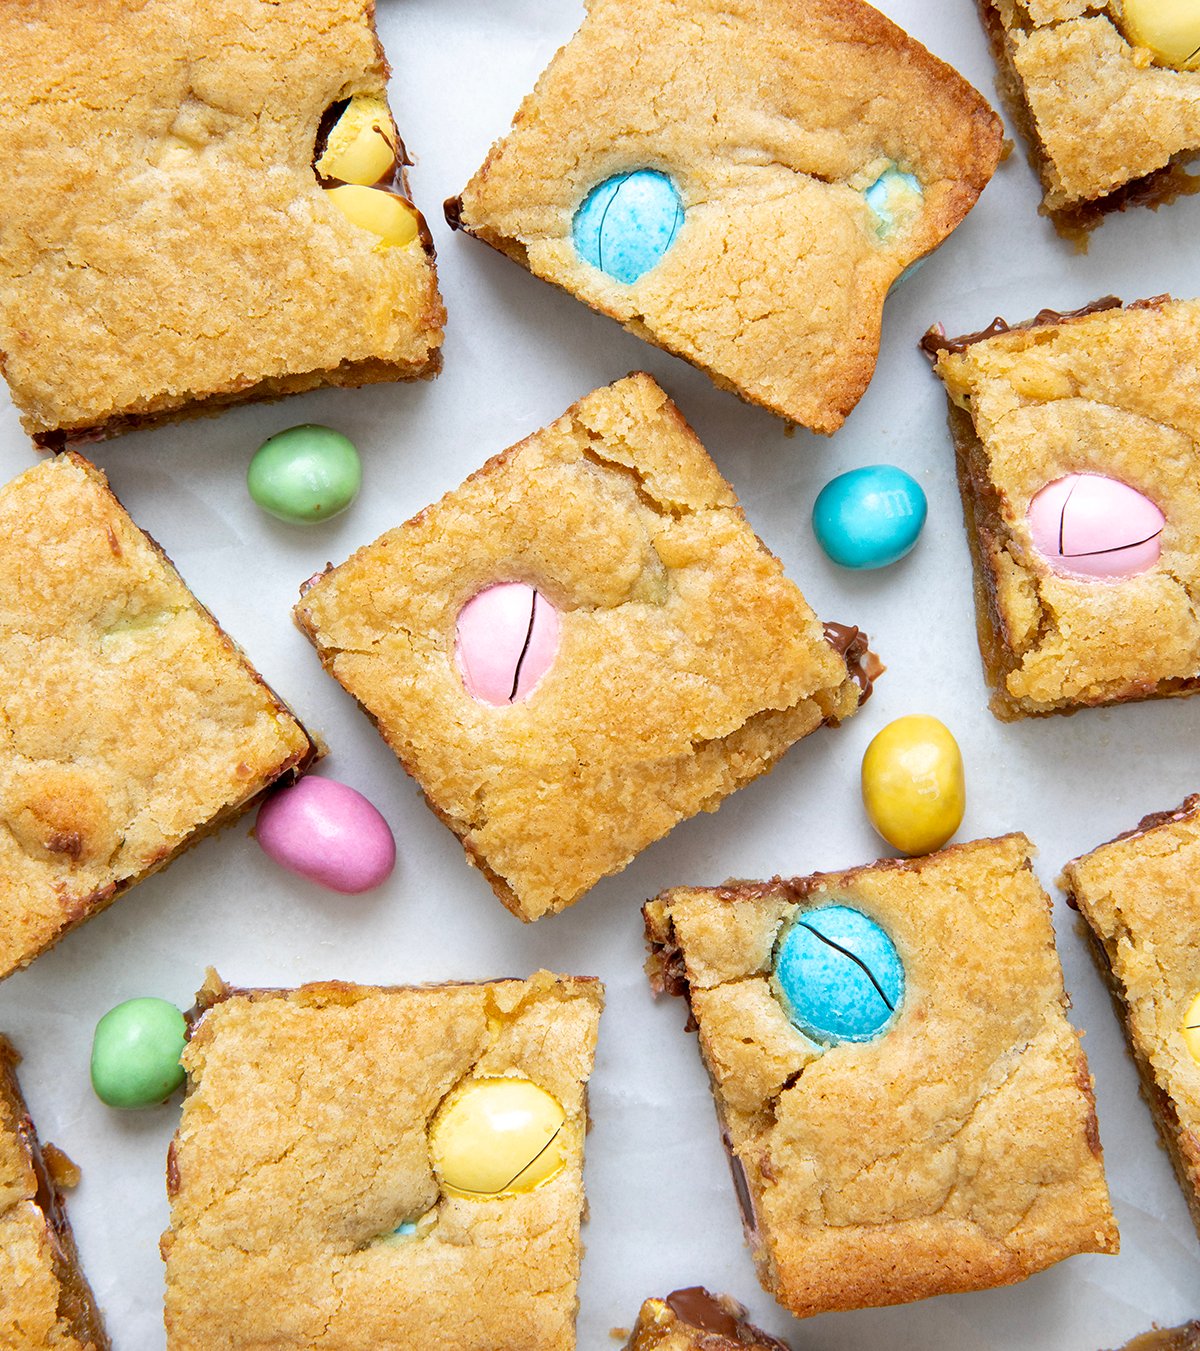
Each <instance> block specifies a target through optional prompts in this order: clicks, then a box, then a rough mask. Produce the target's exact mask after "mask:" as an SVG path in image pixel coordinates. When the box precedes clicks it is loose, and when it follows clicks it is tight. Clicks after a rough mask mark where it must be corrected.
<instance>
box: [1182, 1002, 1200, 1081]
mask: <svg viewBox="0 0 1200 1351" xmlns="http://www.w3.org/2000/svg"><path fill="white" fill-rule="evenodd" d="M1183 1044H1184V1045H1185V1046H1186V1047H1187V1048H1188V1052H1189V1053H1190V1055H1191V1057H1192V1059H1193V1060H1194V1061H1195V1062H1196V1064H1197V1065H1200V994H1198V995H1197V996H1196V997H1195V999H1193V1000H1192V1003H1191V1007H1190V1008H1189V1009H1188V1011H1187V1012H1186V1013H1185V1014H1184V1015H1183Z"/></svg>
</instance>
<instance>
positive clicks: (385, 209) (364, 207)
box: [326, 183, 420, 248]
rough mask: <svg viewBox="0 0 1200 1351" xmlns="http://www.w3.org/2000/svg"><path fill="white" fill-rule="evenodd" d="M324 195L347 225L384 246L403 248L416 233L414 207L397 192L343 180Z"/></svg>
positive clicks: (415, 236) (417, 227)
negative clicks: (368, 234) (352, 226)
mask: <svg viewBox="0 0 1200 1351" xmlns="http://www.w3.org/2000/svg"><path fill="white" fill-rule="evenodd" d="M326 194H327V196H328V197H329V200H330V201H331V202H332V203H333V204H334V206H336V207H337V209H338V210H339V211H340V212H341V213H342V215H343V216H345V217H346V219H347V220H348V221H349V222H350V224H351V225H357V226H358V227H359V229H360V230H368V231H370V233H371V234H373V235H378V236H379V243H380V245H381V246H383V247H384V248H403V247H404V245H405V244H411V243H412V242H413V240H415V239H416V238H417V236H418V235H419V234H420V226H419V225H418V224H417V208H416V207H415V206H413V204H412V203H411V202H410V201H409V200H408V198H407V197H401V196H400V194H399V193H398V192H388V191H387V190H386V189H385V188H366V187H363V186H362V185H361V184H359V183H343V184H341V185H340V186H338V187H336V188H327V189H326Z"/></svg>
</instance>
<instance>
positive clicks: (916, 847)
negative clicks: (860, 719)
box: [862, 714, 967, 854]
mask: <svg viewBox="0 0 1200 1351" xmlns="http://www.w3.org/2000/svg"><path fill="white" fill-rule="evenodd" d="M862 796H863V805H864V806H865V807H866V809H867V816H868V817H869V818H870V820H871V824H872V825H873V826H874V827H875V829H876V830H877V831H878V832H879V833H880V835H882V836H883V838H884V839H885V840H886V841H887V842H888V844H890V845H891V846H892V847H893V848H894V849H899V850H900V852H901V853H902V854H928V853H931V852H932V851H933V850H934V849H940V848H941V847H942V845H944V844H945V843H946V841H947V840H948V839H949V838H950V836H951V835H953V834H954V832H955V831H956V830H957V829H958V828H959V826H960V825H961V824H962V818H963V811H964V810H965V808H966V800H967V794H966V785H965V783H964V779H963V762H962V755H961V753H960V752H959V749H958V743H957V742H956V741H955V740H954V738H953V736H951V735H950V729H949V728H948V727H946V726H945V724H944V723H941V722H939V721H938V720H937V719H936V718H930V717H926V716H925V715H924V714H913V715H910V716H909V717H907V718H897V719H896V721H895V722H890V723H888V725H887V726H886V727H885V728H884V729H883V731H881V732H880V733H879V734H878V735H877V736H876V737H875V739H874V740H873V741H872V742H871V744H870V745H869V746H868V747H867V753H866V754H865V755H864V756H863V762H862Z"/></svg>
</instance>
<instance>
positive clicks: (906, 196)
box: [863, 169, 925, 239]
mask: <svg viewBox="0 0 1200 1351" xmlns="http://www.w3.org/2000/svg"><path fill="white" fill-rule="evenodd" d="M863 196H864V197H865V198H866V199H867V206H869V207H870V209H871V211H872V213H873V214H874V216H875V233H876V234H877V235H878V236H879V237H880V238H881V239H882V238H884V237H885V236H886V235H889V234H891V232H892V231H893V230H894V229H896V227H897V225H900V224H903V223H905V222H906V221H908V220H911V219H912V218H913V217H914V216H915V215H916V214H917V212H918V211H920V209H921V203H922V202H923V201H924V200H925V192H924V189H923V188H922V187H921V183H920V180H919V179H917V178H916V177H914V176H913V175H912V174H907V173H904V172H902V171H901V170H900V169H885V170H884V171H883V173H881V174H880V175H879V177H878V178H877V179H876V180H875V182H874V183H872V184H871V186H870V187H869V188H868V189H867V190H866V192H864V193H863Z"/></svg>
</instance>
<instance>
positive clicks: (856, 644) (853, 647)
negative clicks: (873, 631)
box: [825, 619, 887, 708]
mask: <svg viewBox="0 0 1200 1351" xmlns="http://www.w3.org/2000/svg"><path fill="white" fill-rule="evenodd" d="M825 641H826V642H827V643H828V644H829V646H830V647H832V648H833V650H834V651H835V652H836V653H837V654H838V655H839V656H840V657H841V658H842V660H843V661H844V662H845V663H846V669H847V670H848V671H849V673H850V679H851V680H853V681H854V682H855V684H856V685H857V686H858V688H859V689H860V690H861V691H862V694H861V696H860V697H859V700H858V704H859V707H860V708H861V707H862V705H863V704H865V703H866V702H867V700H868V699H869V698H870V697H871V694H872V691H873V690H874V689H875V681H877V680H878V679H879V677H880V676H881V675H882V674H883V673H884V671H886V670H887V667H886V666H884V664H883V662H881V661H880V660H879V658H878V657H877V656H876V655H875V653H874V652H872V651H871V649H870V647H868V643H869V642H870V639H869V638H868V637H867V635H866V634H865V633H864V632H863V631H862V629H860V628H856V627H855V626H854V625H853V624H838V623H835V622H834V621H833V620H832V619H830V620H826V622H825Z"/></svg>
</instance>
